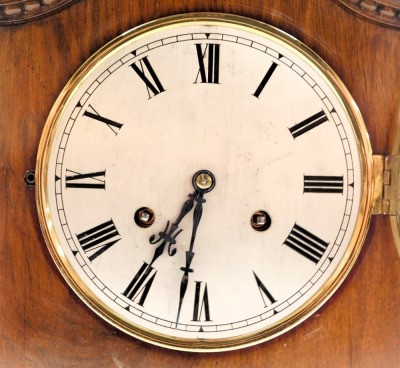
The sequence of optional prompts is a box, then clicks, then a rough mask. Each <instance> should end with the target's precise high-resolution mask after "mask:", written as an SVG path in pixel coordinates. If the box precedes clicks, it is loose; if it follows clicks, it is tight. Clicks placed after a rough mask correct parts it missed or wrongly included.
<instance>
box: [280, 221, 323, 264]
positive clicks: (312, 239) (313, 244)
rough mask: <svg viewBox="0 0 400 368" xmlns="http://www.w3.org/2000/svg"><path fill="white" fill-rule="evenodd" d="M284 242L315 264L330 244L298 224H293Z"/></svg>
mask: <svg viewBox="0 0 400 368" xmlns="http://www.w3.org/2000/svg"><path fill="white" fill-rule="evenodd" d="M283 244H285V245H287V246H288V247H289V248H291V249H293V250H294V251H296V252H297V253H299V254H301V255H302V256H304V257H306V258H307V259H309V260H310V261H312V262H314V263H315V264H317V263H318V262H319V260H320V259H321V257H322V256H323V254H324V252H325V251H326V248H327V247H328V245H329V243H327V242H326V241H324V240H322V239H320V238H318V237H317V236H315V235H314V234H312V233H310V232H309V231H307V230H306V229H304V228H302V227H301V226H299V225H297V224H295V225H294V226H293V229H292V231H291V232H290V234H289V236H288V237H287V239H286V240H285V241H284V243H283Z"/></svg>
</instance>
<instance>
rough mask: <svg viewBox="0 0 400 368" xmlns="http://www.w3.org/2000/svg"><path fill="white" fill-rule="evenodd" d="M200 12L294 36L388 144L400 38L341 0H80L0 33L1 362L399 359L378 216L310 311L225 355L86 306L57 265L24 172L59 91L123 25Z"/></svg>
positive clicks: (246, 363) (277, 363)
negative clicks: (129, 330)
mask: <svg viewBox="0 0 400 368" xmlns="http://www.w3.org/2000/svg"><path fill="white" fill-rule="evenodd" d="M192 11H220V12H228V13H235V14H241V15H245V16H250V17H253V18H256V19H259V20H262V21H265V22H268V23H270V24H272V25H274V26H277V27H279V28H281V29H283V30H285V31H287V32H289V33H290V34H292V35H294V36H295V37H297V38H299V39H300V40H301V41H303V42H304V43H306V44H307V45H308V46H310V47H311V48H312V49H313V50H315V51H316V52H317V53H318V54H319V55H320V56H321V57H322V58H324V59H325V60H326V61H327V62H328V63H329V64H330V65H331V66H332V67H333V69H335V70H336V71H337V73H338V75H339V76H340V77H341V78H342V80H343V81H344V82H345V84H346V85H347V86H348V87H349V89H350V92H351V93H352V95H353V97H354V98H355V100H356V101H357V103H358V105H359V107H360V110H361V112H362V114H363V116H364V118H365V121H366V125H367V127H368V130H369V133H370V138H371V143H372V147H373V150H374V152H375V153H384V152H390V151H391V149H392V145H393V140H394V136H395V131H396V129H397V126H396V124H397V123H396V121H397V120H396V119H397V116H398V113H399V103H400V95H399V90H398V86H399V81H400V68H399V66H398V57H399V55H400V32H399V31H398V30H396V29H394V28H385V27H382V26H380V25H378V24H377V23H374V22H370V21H368V20H365V19H363V18H360V17H358V16H355V15H354V14H353V13H351V12H350V11H349V10H347V9H346V8H344V7H342V6H341V5H340V4H339V3H338V2H336V1H334V0H325V1H320V0H297V1H280V0H253V1H250V0H228V1H222V0H218V1H213V0H189V1H183V0H168V1H166V0H165V1H161V0H142V1H131V0H107V1H105V0H80V1H78V2H77V3H74V4H73V5H71V6H70V7H69V8H67V9H65V10H63V11H62V12H59V13H56V14H53V15H51V16H50V17H47V18H44V19H41V20H39V21H36V22H33V23H29V24H25V25H21V26H8V27H3V28H0V132H1V133H0V366H1V367H52V368H54V367H96V368H101V367H118V368H120V367H147V368H150V367H177V368H179V367H199V368H200V367H229V368H236V367H270V368H273V367H308V368H310V367H319V368H320V367H321V368H322V367H330V368H331V367H338V368H343V367H360V368H368V367H385V368H390V367H399V366H400V314H399V307H400V293H399V291H398V285H399V284H400V259H399V256H398V254H397V251H396V247H395V244H394V240H393V236H392V233H391V228H390V221H389V219H388V218H385V217H374V218H373V219H372V222H371V227H370V231H369V234H368V237H367V240H366V243H365V246H364V248H363V251H362V253H361V256H360V258H359V259H358V261H357V263H356V266H355V267H354V269H353V271H352V272H351V274H350V276H349V277H348V279H347V280H346V281H345V283H344V284H343V285H342V287H341V288H340V289H339V290H338V292H337V293H336V294H335V295H334V296H333V297H332V298H331V299H330V300H329V301H328V302H327V304H326V305H325V306H323V307H322V308H321V309H320V310H319V311H318V312H317V313H316V314H314V315H313V316H312V317H311V318H309V319H308V320H307V321H306V322H304V323H302V324H301V325H300V326H298V327H297V328H295V329H294V330H292V331H290V332H288V333H286V334H285V335H283V336H280V337H278V338H276V339H274V340H272V341H270V342H266V343H264V344H262V345H259V346H256V347H253V348H248V349H245V350H241V351H234V352H229V353H218V354H217V353H215V354H214V353H213V354H191V353H181V352H175V351H168V350H165V349H162V348H158V347H154V346H150V345H148V344H146V343H143V342H140V341H138V340H136V339H134V338H131V337H129V336H126V335H124V334H123V333H121V332H118V331H116V330H115V329H114V328H112V327H110V326H109V325H107V324H106V323H105V322H103V321H102V320H101V319H100V318H99V317H97V316H96V315H94V314H93V313H92V312H91V311H89V310H88V308H87V307H86V306H85V305H84V304H83V303H82V302H81V301H80V300H78V298H77V297H76V296H75V295H74V294H73V293H72V292H71V291H70V290H69V288H68V287H67V285H66V283H65V282H64V280H63V279H62V277H61V276H60V274H59V272H58V270H57V269H56V267H55V266H54V265H53V262H52V260H51V258H50V256H49V253H48V251H47V248H46V246H45V244H44V241H43V238H42V236H41V232H40V229H39V223H38V218H37V214H36V207H35V194H34V190H33V189H32V188H31V187H28V186H27V185H26V184H25V183H24V180H23V177H24V173H25V171H26V170H28V169H32V168H34V167H35V159H36V152H37V147H38V142H39V139H40V135H41V131H42V129H43V126H44V123H45V121H46V117H47V114H48V113H49V111H50V108H51V106H52V104H53V103H54V101H55V99H56V97H57V95H58V93H59V92H60V91H61V89H62V87H63V86H64V85H65V83H66V82H67V81H68V79H69V78H70V77H71V76H72V74H73V73H74V72H75V70H76V69H77V68H78V67H79V65H80V64H81V63H82V62H83V61H85V60H86V59H87V58H88V57H89V56H90V55H91V54H92V53H93V52H94V51H95V50H97V49H98V48H99V47H100V46H102V45H103V44H104V43H105V42H107V41H109V40H111V39H112V38H114V37H115V36H117V35H118V34H120V33H121V32H123V31H126V30H127V29H129V28H131V27H134V26H136V25H138V24H141V23H143V22H146V21H149V20H152V19H155V18H158V17H161V16H166V15H170V14H176V13H183V12H192Z"/></svg>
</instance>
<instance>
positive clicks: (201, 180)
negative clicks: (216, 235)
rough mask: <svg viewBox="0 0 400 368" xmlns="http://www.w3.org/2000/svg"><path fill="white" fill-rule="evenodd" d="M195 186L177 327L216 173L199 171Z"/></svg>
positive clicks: (195, 176) (195, 177) (195, 178)
mask: <svg viewBox="0 0 400 368" xmlns="http://www.w3.org/2000/svg"><path fill="white" fill-rule="evenodd" d="M193 186H194V188H195V189H196V190H197V191H198V196H197V197H196V198H194V200H195V201H196V207H195V209H194V212H193V228H192V237H191V239H190V246H189V250H188V251H186V263H185V266H184V267H181V270H182V271H183V272H184V273H183V276H182V280H181V284H180V291H179V305H178V314H177V317H176V327H177V326H178V322H179V317H180V313H181V308H182V302H183V299H184V298H185V295H186V290H187V286H188V283H189V273H191V272H193V269H192V268H190V265H191V263H192V260H193V257H194V255H195V253H194V252H193V247H194V242H195V239H196V234H197V229H198V228H199V224H200V220H201V217H202V215H203V203H205V202H206V200H205V199H204V194H205V193H207V192H210V191H211V190H212V189H214V187H215V177H214V175H213V174H212V173H211V172H210V171H207V170H201V171H199V172H197V173H196V174H195V175H194V177H193Z"/></svg>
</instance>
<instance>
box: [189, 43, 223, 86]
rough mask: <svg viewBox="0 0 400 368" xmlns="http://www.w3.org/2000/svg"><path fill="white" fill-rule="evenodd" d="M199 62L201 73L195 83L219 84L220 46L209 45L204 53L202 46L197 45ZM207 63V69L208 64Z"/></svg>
mask: <svg viewBox="0 0 400 368" xmlns="http://www.w3.org/2000/svg"><path fill="white" fill-rule="evenodd" d="M195 45H196V51H197V61H198V62H199V71H198V73H197V77H196V80H195V83H198V81H199V79H200V83H219V56H220V46H221V45H219V44H215V43H207V44H206V47H205V48H204V51H203V49H202V44H200V43H196V44H195ZM205 61H206V63H207V68H206V64H205Z"/></svg>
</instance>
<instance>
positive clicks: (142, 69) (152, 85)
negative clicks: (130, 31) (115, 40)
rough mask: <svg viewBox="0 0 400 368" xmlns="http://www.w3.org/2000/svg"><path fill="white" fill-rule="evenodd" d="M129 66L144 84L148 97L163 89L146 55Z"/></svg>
mask: <svg viewBox="0 0 400 368" xmlns="http://www.w3.org/2000/svg"><path fill="white" fill-rule="evenodd" d="M138 64H139V66H138ZM131 67H132V68H133V70H134V71H135V72H136V74H137V75H138V76H139V77H140V79H141V80H142V81H143V82H144V83H145V84H146V87H147V93H148V95H149V99H150V98H152V97H154V96H157V95H158V94H160V93H162V92H164V91H165V89H164V87H163V86H162V84H161V82H160V80H159V79H158V77H157V74H156V73H155V71H154V69H153V67H152V66H151V64H150V62H149V59H147V56H145V57H144V58H142V59H140V60H138V61H137V62H134V63H133V64H131ZM146 74H147V75H146Z"/></svg>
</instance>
